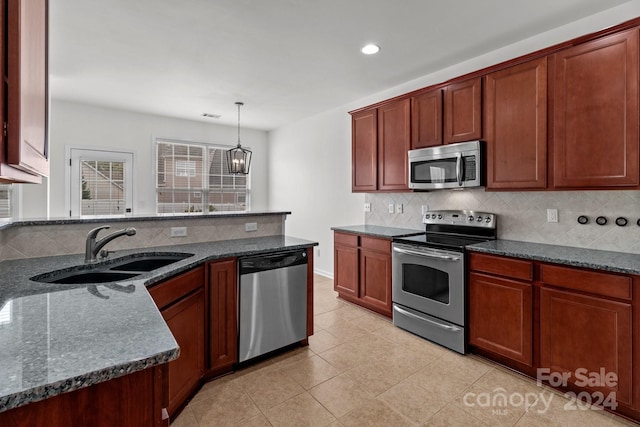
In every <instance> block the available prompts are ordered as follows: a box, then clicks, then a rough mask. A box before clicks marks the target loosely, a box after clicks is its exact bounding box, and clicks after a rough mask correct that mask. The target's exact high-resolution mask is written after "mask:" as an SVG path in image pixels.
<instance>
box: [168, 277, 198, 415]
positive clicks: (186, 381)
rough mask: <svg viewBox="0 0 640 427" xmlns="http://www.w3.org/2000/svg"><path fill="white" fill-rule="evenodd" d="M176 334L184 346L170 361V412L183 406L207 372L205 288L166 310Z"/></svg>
mask: <svg viewBox="0 0 640 427" xmlns="http://www.w3.org/2000/svg"><path fill="white" fill-rule="evenodd" d="M162 317H163V318H164V320H165V321H166V322H167V325H168V326H169V329H170V330H171V333H172V334H173V337H174V338H175V339H176V342H177V343H178V345H179V346H180V357H179V358H178V359H176V360H174V361H173V362H170V363H169V408H168V410H169V415H171V416H173V414H174V413H175V412H176V410H178V409H179V408H180V406H182V404H183V403H184V402H185V400H186V399H187V398H189V396H190V395H191V394H192V393H193V392H194V391H195V389H196V388H197V387H198V385H199V383H200V379H201V378H202V375H203V374H204V291H203V290H202V288H201V289H199V290H198V291H196V292H195V293H193V294H191V295H190V296H188V297H187V298H184V299H182V300H180V301H179V302H177V303H175V304H173V305H171V306H169V307H167V308H166V309H164V310H162Z"/></svg>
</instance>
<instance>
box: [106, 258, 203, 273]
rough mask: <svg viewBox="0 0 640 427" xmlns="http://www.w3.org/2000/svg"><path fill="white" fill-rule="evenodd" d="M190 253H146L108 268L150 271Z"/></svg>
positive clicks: (179, 259)
mask: <svg viewBox="0 0 640 427" xmlns="http://www.w3.org/2000/svg"><path fill="white" fill-rule="evenodd" d="M190 256H191V254H175V255H147V256H142V257H140V258H136V259H134V260H133V261H128V262H125V263H123V264H118V265H116V266H115V267H111V268H110V270H116V271H144V272H146V271H152V270H155V269H158V268H160V267H164V266H166V265H169V264H173V263H174V262H178V261H181V260H183V259H185V258H188V257H190Z"/></svg>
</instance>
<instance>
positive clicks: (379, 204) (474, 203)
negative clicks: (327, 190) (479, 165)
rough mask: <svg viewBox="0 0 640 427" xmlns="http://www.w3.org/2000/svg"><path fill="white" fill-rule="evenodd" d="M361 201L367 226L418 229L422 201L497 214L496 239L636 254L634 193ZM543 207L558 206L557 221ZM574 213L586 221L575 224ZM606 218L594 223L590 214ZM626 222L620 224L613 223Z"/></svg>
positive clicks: (475, 192)
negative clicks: (399, 209) (366, 207)
mask: <svg viewBox="0 0 640 427" xmlns="http://www.w3.org/2000/svg"><path fill="white" fill-rule="evenodd" d="M365 202H368V203H371V212H368V213H365V222H366V223H367V224H372V225H386V226H393V227H403V228H415V229H422V228H423V227H424V226H423V224H422V214H421V209H422V205H428V207H429V209H430V210H446V209H456V210H457V209H471V210H477V211H483V212H492V213H496V214H498V238H500V239H509V240H522V241H526V242H536V243H549V244H556V245H564V246H575V247H582V248H591V249H603V250H610V251H620V252H631V253H640V227H639V226H638V225H637V224H636V221H638V219H640V191H630V190H621V191H548V192H542V191H531V192H489V191H484V189H482V188H480V189H468V190H463V191H454V190H442V191H432V192H416V193H393V194H382V193H370V194H367V195H366V197H365ZM391 203H393V204H402V205H403V213H393V214H391V213H389V209H388V206H389V204H391ZM547 209H558V222H557V223H550V222H547ZM580 215H586V216H588V217H589V223H588V224H585V225H582V224H578V222H577V218H578V216H580ZM598 216H604V217H606V218H607V220H608V222H607V224H606V225H604V226H600V225H597V224H596V222H595V219H596V217H598ZM617 217H625V218H626V219H627V220H628V225H627V226H626V227H619V226H617V225H616V224H615V220H616V218H617Z"/></svg>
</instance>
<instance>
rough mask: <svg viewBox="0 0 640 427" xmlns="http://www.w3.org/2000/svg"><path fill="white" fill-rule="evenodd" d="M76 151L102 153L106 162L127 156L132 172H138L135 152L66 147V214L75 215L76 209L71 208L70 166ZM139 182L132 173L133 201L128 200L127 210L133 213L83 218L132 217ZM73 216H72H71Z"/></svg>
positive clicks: (78, 146) (102, 148)
mask: <svg viewBox="0 0 640 427" xmlns="http://www.w3.org/2000/svg"><path fill="white" fill-rule="evenodd" d="M74 150H79V151H86V152H89V151H95V152H98V153H102V154H103V155H104V156H103V157H102V158H104V159H105V160H114V159H122V155H123V154H125V155H127V156H131V170H132V171H135V170H136V153H135V152H133V151H127V150H114V149H110V148H104V147H95V146H92V147H90V146H84V145H66V146H65V168H64V181H65V189H66V190H65V192H64V202H65V212H67V213H73V211H74V209H73V208H72V206H71V203H72V201H71V184H72V183H71V180H72V176H71V171H72V167H71V166H70V163H69V162H70V161H71V156H72V154H73V153H72V152H73V151H74ZM136 187H137V182H136V181H135V174H134V173H131V199H130V200H127V208H131V213H126V214H122V215H84V216H82V217H83V218H113V217H124V216H126V215H131V214H133V213H134V212H135V207H136V206H137V191H136ZM70 216H71V215H70ZM73 216H74V217H76V216H77V217H80V215H79V214H78V215H73Z"/></svg>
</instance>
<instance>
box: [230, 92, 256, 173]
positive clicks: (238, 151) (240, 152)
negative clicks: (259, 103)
mask: <svg viewBox="0 0 640 427" xmlns="http://www.w3.org/2000/svg"><path fill="white" fill-rule="evenodd" d="M236 105H237V106H238V145H237V146H236V148H232V149H231V150H228V151H227V167H228V168H229V173H232V174H234V175H239V174H244V175H246V174H248V173H249V166H250V164H251V150H247V149H246V148H242V145H240V107H241V106H243V105H244V103H242V102H236Z"/></svg>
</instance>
